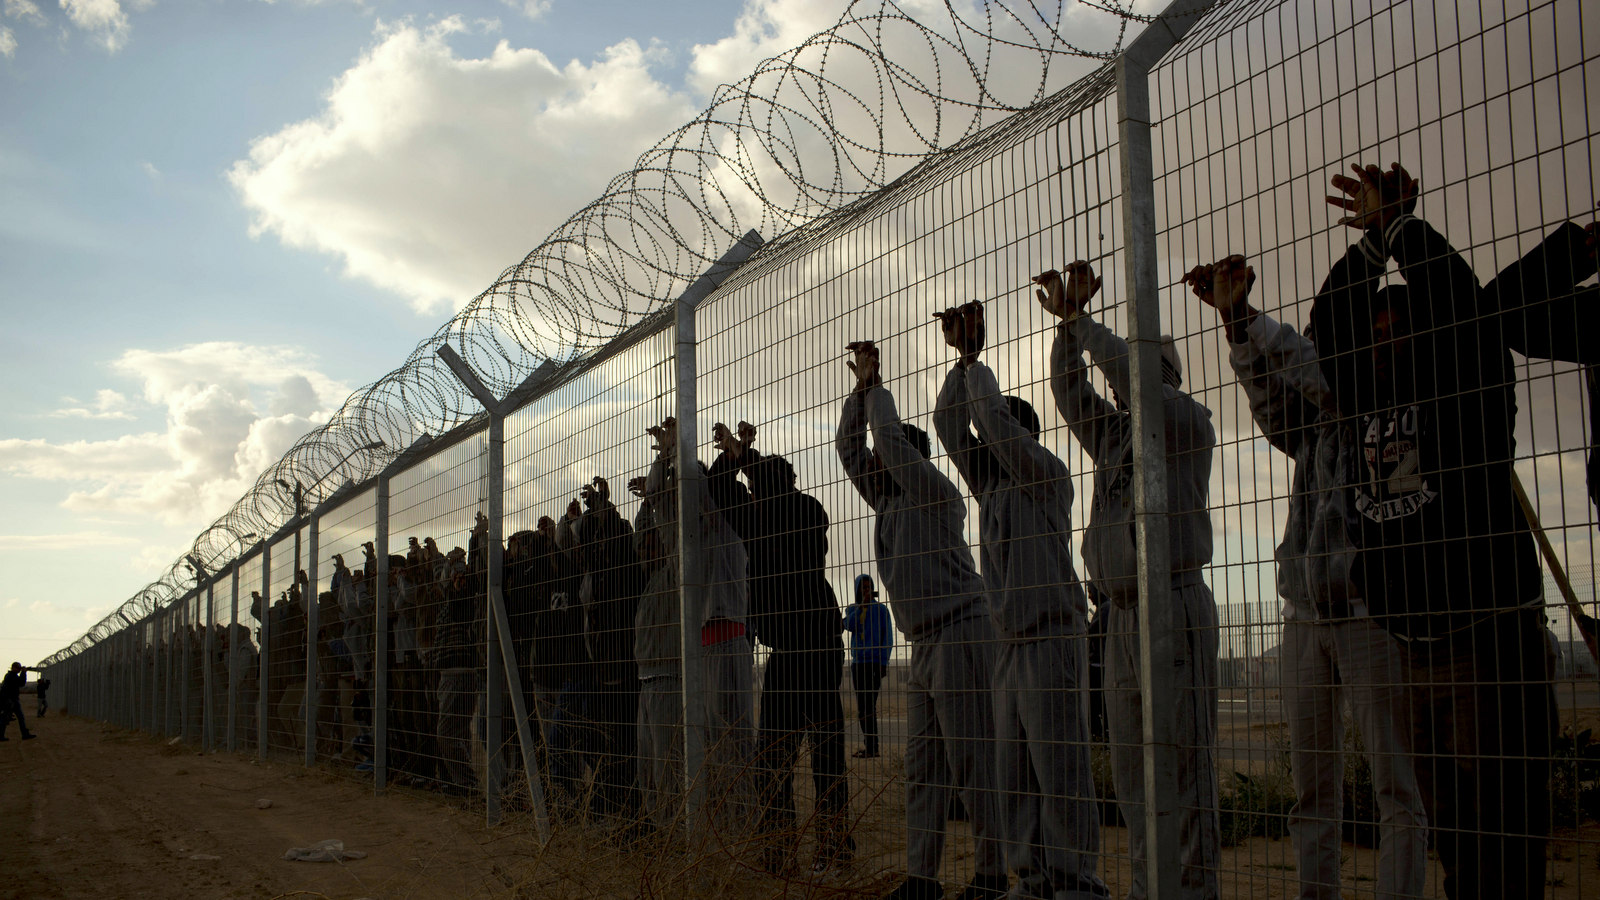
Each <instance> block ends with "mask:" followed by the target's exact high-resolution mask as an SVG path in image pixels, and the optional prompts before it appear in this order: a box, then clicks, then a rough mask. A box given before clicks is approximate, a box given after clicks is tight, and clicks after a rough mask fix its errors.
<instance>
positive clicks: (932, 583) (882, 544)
mask: <svg viewBox="0 0 1600 900" xmlns="http://www.w3.org/2000/svg"><path fill="white" fill-rule="evenodd" d="M869 423H870V426H871V428H872V441H873V444H874V445H875V446H876V447H877V452H878V458H879V459H880V460H882V461H883V465H884V467H885V468H886V469H887V470H888V475H889V477H890V478H892V479H893V480H894V483H895V485H896V486H897V487H898V488H899V493H897V494H888V493H885V492H884V491H882V490H880V489H879V488H878V486H877V485H876V484H875V483H874V482H873V480H872V479H871V478H869V477H867V473H868V472H869V471H870V468H871V461H872V451H871V450H868V449H867V435H866V430H867V427H868V425H869ZM833 446H834V449H835V450H837V451H838V453H839V461H840V462H841V463H843V464H844V469H845V472H847V473H849V475H850V481H851V483H852V484H854V485H855V486H856V490H857V491H860V492H861V496H862V497H863V498H864V499H865V500H866V501H867V505H868V506H871V507H872V510H873V512H876V513H877V514H878V522H877V528H876V533H875V541H874V543H875V545H876V546H875V547H874V548H873V549H874V550H875V551H876V552H877V554H878V574H879V575H881V576H882V577H883V586H884V588H885V589H886V590H887V591H888V592H889V608H890V609H891V610H893V611H894V621H895V626H896V627H897V628H898V629H899V631H900V633H901V634H903V635H905V637H906V640H908V641H913V642H918V641H926V640H930V639H932V638H934V637H935V636H936V635H938V633H939V630H940V629H942V628H945V627H946V626H949V625H953V624H955V623H957V622H963V621H966V620H967V619H971V618H975V617H977V616H981V615H983V614H984V613H985V612H986V609H985V607H984V602H983V579H981V578H979V577H978V571H977V569H976V568H974V566H973V564H972V548H971V547H969V546H968V545H967V538H966V533H965V531H964V530H963V522H965V520H966V518H967V504H966V502H965V501H964V500H963V499H962V498H961V491H959V490H958V489H957V488H956V486H955V484H954V483H953V482H951V481H950V479H948V478H946V477H944V474H943V473H941V472H940V471H939V470H938V468H937V467H935V466H934V464H933V463H932V462H929V461H928V460H927V459H924V458H923V456H922V453H921V452H920V451H918V450H917V448H916V447H914V446H912V444H911V441H909V440H907V438H906V433H905V431H904V430H903V429H902V428H901V426H900V414H899V413H898V412H897V411H896V410H895V407H894V397H893V396H892V395H891V394H890V393H889V391H888V390H887V389H886V388H884V387H882V386H881V385H880V386H877V387H874V388H872V389H871V390H869V391H867V392H866V394H865V395H863V394H862V393H861V392H860V391H852V392H851V393H850V396H849V397H847V398H845V401H844V412H843V413H842V414H841V415H840V417H839V432H838V434H837V435H836V436H835V437H834V441H833Z"/></svg>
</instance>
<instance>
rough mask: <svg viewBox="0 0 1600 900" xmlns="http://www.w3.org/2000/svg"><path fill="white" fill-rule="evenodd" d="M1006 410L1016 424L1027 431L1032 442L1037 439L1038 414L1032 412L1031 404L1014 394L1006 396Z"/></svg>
mask: <svg viewBox="0 0 1600 900" xmlns="http://www.w3.org/2000/svg"><path fill="white" fill-rule="evenodd" d="M1006 409H1007V410H1009V411H1010V412H1011V415H1012V417H1013V418H1015V419H1016V420H1017V422H1018V424H1020V425H1021V426H1022V427H1023V428H1026V429H1028V433H1029V434H1031V435H1033V439H1034V440H1038V439H1039V414H1038V413H1036V412H1034V411H1033V404H1031V403H1029V402H1028V401H1026V400H1024V399H1022V398H1021V397H1018V396H1017V395H1015V394H1007V395H1006Z"/></svg>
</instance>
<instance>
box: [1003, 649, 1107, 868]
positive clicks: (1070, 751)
mask: <svg viewBox="0 0 1600 900" xmlns="http://www.w3.org/2000/svg"><path fill="white" fill-rule="evenodd" d="M1087 649H1088V648H1087V647H1086V646H1085V643H1084V637H1083V635H1061V636H1058V637H1049V638H1040V639H1038V640H1033V641H1024V642H1015V641H1005V642H1002V643H1001V644H1000V652H999V655H998V658H997V659H996V660H995V670H994V721H995V735H994V736H995V755H996V759H995V762H996V770H997V773H998V778H997V779H996V783H997V786H998V788H999V790H1000V798H999V805H1000V816H1001V821H1003V822H1005V823H1006V825H1007V826H1008V827H1007V829H1006V863H1007V866H1008V868H1010V869H1011V870H1012V871H1013V872H1015V873H1016V874H1017V878H1018V881H1019V883H1018V884H1017V885H1016V886H1015V887H1014V888H1013V889H1012V892H1011V894H1010V895H1008V896H1010V897H1014V898H1023V897H1026V898H1043V900H1051V898H1055V900H1101V898H1106V897H1109V896H1110V895H1111V892H1110V890H1109V889H1108V888H1107V887H1106V885H1105V882H1103V881H1101V880H1100V875H1099V873H1098V871H1097V870H1098V868H1099V864H1100V856H1099V854H1100V817H1099V806H1098V804H1097V803H1096V801H1095V794H1094V778H1093V776H1092V775H1091V774H1090V771H1089V725H1088V721H1089V715H1088V695H1087V693H1086V692H1085V691H1084V689H1083V688H1084V685H1085V683H1086V681H1087V677H1086V676H1087V673H1088V668H1087V667H1088V654H1087Z"/></svg>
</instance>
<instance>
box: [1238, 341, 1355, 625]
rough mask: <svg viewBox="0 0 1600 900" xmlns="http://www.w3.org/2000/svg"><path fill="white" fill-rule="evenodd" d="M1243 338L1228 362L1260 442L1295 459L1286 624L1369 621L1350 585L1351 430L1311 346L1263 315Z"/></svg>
mask: <svg viewBox="0 0 1600 900" xmlns="http://www.w3.org/2000/svg"><path fill="white" fill-rule="evenodd" d="M1245 334H1246V335H1247V339H1246V340H1245V342H1244V343H1242V344H1233V345H1231V347H1230V348H1229V352H1228V362H1229V363H1231V364H1232V365H1233V371H1234V374H1235V375H1237V376H1238V378H1239V385H1240V387H1242V388H1244V393H1245V396H1247V397H1249V398H1250V415H1251V416H1252V417H1253V418H1254V419H1255V420H1256V427H1258V428H1260V429H1261V434H1262V436H1263V437H1265V438H1266V439H1267V442H1268V443H1270V444H1272V446H1274V447H1276V448H1277V449H1279V450H1281V451H1283V452H1284V453H1286V454H1288V455H1289V456H1290V457H1291V458H1293V459H1294V481H1293V484H1292V490H1291V493H1290V495H1289V521H1288V522H1287V523H1286V524H1285V525H1284V528H1283V543H1281V544H1279V545H1278V552H1277V559H1278V594H1279V595H1280V596H1281V597H1283V599H1284V604H1283V617H1284V618H1285V619H1294V620H1297V621H1303V622H1310V621H1315V620H1317V619H1321V618H1344V617H1348V616H1360V615H1366V612H1367V608H1366V602H1365V601H1364V600H1362V599H1361V598H1360V597H1359V596H1357V594H1356V587H1355V585H1354V584H1352V583H1351V581H1350V565H1351V563H1353V562H1354V561H1355V547H1354V545H1353V544H1351V542H1350V533H1351V529H1352V528H1354V527H1356V524H1357V521H1356V511H1355V507H1354V506H1353V505H1352V497H1351V492H1350V485H1351V484H1353V483H1354V479H1356V478H1357V477H1358V474H1357V473H1358V471H1359V469H1358V464H1359V457H1358V456H1357V454H1358V453H1359V452H1360V449H1361V445H1360V443H1359V442H1358V441H1357V439H1356V434H1355V426H1354V423H1353V421H1352V420H1349V419H1341V418H1340V416H1339V414H1338V412H1337V411H1335V410H1334V408H1333V402H1332V399H1331V398H1330V397H1329V393H1328V383H1327V381H1325V380H1324V379H1323V377H1322V370H1321V369H1320V368H1319V367H1318V365H1317V348H1316V345H1314V344H1312V343H1311V341H1310V340H1308V339H1307V338H1305V337H1303V336H1302V335H1301V334H1300V333H1299V332H1297V331H1295V330H1294V328H1292V327H1290V326H1289V325H1286V324H1280V323H1278V322H1276V321H1274V320H1273V319H1272V317H1270V316H1268V315H1267V314H1265V313H1261V314H1258V315H1257V316H1256V319H1255V321H1253V322H1251V323H1250V325H1249V326H1248V327H1247V328H1246V329H1245Z"/></svg>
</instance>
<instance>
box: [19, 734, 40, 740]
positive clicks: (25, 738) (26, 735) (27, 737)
mask: <svg viewBox="0 0 1600 900" xmlns="http://www.w3.org/2000/svg"><path fill="white" fill-rule="evenodd" d="M36 737H38V735H37V734H25V735H23V736H22V739H23V740H25V741H31V740H33V739H34V738H36Z"/></svg>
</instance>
